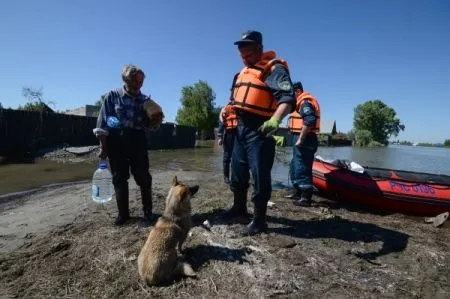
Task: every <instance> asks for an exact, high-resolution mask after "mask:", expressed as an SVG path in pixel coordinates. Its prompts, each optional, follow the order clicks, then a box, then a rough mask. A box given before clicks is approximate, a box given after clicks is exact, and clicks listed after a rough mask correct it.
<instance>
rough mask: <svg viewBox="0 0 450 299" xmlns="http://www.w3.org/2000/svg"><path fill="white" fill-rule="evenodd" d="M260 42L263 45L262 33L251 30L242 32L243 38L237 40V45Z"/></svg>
mask: <svg viewBox="0 0 450 299" xmlns="http://www.w3.org/2000/svg"><path fill="white" fill-rule="evenodd" d="M249 43H254V44H259V45H262V34H261V32H259V31H254V30H249V31H246V32H244V33H243V34H242V36H241V39H240V40H238V41H235V42H234V44H235V45H241V44H249Z"/></svg>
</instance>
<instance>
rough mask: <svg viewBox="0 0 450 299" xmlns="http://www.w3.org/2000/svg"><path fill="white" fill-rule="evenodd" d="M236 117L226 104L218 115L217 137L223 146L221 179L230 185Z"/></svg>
mask: <svg viewBox="0 0 450 299" xmlns="http://www.w3.org/2000/svg"><path fill="white" fill-rule="evenodd" d="M236 127H237V117H236V112H235V111H234V108H233V106H232V105H230V104H227V105H226V106H225V107H223V108H222V110H221V111H220V114H219V129H218V130H217V137H218V138H219V145H222V146H223V179H224V182H225V184H227V185H229V184H230V163H231V154H232V151H233V144H234V136H235V135H236Z"/></svg>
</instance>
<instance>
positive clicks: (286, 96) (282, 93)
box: [265, 64, 295, 112]
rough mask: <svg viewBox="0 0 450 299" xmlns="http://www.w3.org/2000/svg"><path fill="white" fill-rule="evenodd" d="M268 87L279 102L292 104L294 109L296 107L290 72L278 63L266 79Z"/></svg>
mask: <svg viewBox="0 0 450 299" xmlns="http://www.w3.org/2000/svg"><path fill="white" fill-rule="evenodd" d="M265 83H266V85H267V87H268V88H269V89H270V91H271V92H272V94H273V96H274V97H275V99H276V100H277V102H278V105H279V104H282V103H286V104H290V105H291V107H292V110H291V111H290V112H292V111H294V109H295V93H294V88H293V84H292V81H291V78H290V76H289V72H288V71H287V70H286V69H285V68H284V67H283V66H282V65H281V64H276V65H275V67H274V69H273V70H272V71H271V72H270V73H269V74H268V75H267V77H266V79H265Z"/></svg>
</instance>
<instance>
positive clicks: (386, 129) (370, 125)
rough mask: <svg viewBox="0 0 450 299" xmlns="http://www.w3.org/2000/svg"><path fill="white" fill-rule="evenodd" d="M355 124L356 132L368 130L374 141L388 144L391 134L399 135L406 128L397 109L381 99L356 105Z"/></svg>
mask: <svg viewBox="0 0 450 299" xmlns="http://www.w3.org/2000/svg"><path fill="white" fill-rule="evenodd" d="M353 126H354V129H355V130H356V134H358V131H361V130H367V131H369V132H370V135H371V137H372V140H373V141H376V142H377V143H381V144H384V145H387V144H388V139H389V137H390V136H397V135H398V133H399V132H400V131H403V130H404V129H405V126H404V125H403V124H402V123H401V122H400V119H398V118H397V117H396V112H395V110H394V109H393V108H391V107H389V106H387V105H386V104H385V103H383V102H382V101H380V100H374V101H367V102H365V103H364V104H360V105H358V106H356V108H355V115H354V119H353ZM364 134H366V133H363V135H364ZM364 136H365V135H364Z"/></svg>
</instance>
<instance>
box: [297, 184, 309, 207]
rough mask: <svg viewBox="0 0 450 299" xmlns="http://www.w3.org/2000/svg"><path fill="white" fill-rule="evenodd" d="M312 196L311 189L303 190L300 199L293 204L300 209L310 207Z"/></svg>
mask: <svg viewBox="0 0 450 299" xmlns="http://www.w3.org/2000/svg"><path fill="white" fill-rule="evenodd" d="M312 194H313V189H312V188H308V189H303V190H302V197H301V198H300V199H299V200H297V201H295V202H294V204H295V205H296V206H301V207H310V206H311V198H312Z"/></svg>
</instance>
